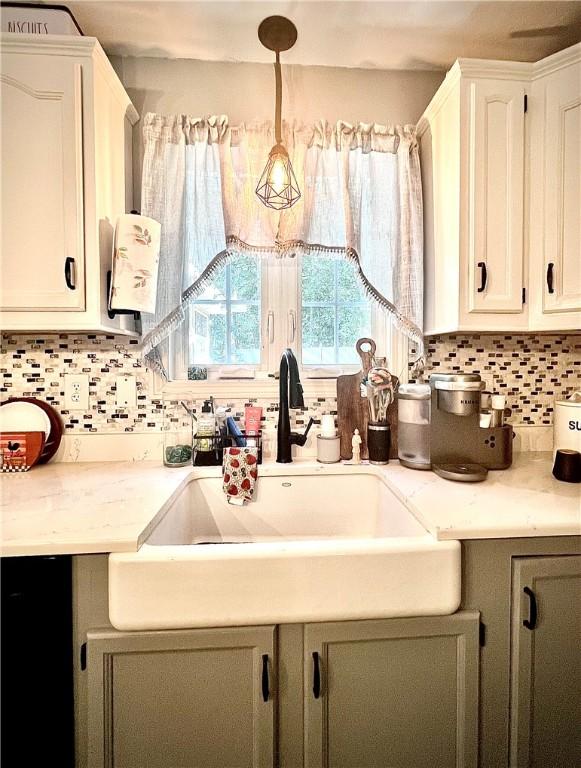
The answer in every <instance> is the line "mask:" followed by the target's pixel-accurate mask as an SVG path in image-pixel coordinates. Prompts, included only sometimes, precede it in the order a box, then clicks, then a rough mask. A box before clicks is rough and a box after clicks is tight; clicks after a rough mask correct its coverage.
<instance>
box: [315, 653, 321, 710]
mask: <svg viewBox="0 0 581 768" xmlns="http://www.w3.org/2000/svg"><path fill="white" fill-rule="evenodd" d="M313 696H314V697H315V699H318V698H319V697H320V696H321V668H320V664H319V654H318V653H317V651H313Z"/></svg>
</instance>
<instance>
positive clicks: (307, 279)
mask: <svg viewBox="0 0 581 768" xmlns="http://www.w3.org/2000/svg"><path fill="white" fill-rule="evenodd" d="M335 264H336V262H335V261H334V260H333V259H324V258H321V257H320V256H303V259H302V266H301V272H302V274H301V285H302V296H303V303H306V302H310V301H314V302H325V301H334V298H335Z"/></svg>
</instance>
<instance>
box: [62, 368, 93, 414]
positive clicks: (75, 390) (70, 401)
mask: <svg viewBox="0 0 581 768" xmlns="http://www.w3.org/2000/svg"><path fill="white" fill-rule="evenodd" d="M65 408H67V409H68V410H69V411H87V410H89V377H88V375H87V374H86V373H65Z"/></svg>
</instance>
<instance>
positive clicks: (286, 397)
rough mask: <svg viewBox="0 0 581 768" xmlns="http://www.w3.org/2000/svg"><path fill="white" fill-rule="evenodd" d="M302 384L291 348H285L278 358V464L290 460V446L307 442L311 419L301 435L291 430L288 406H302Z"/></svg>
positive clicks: (286, 462) (287, 462)
mask: <svg viewBox="0 0 581 768" xmlns="http://www.w3.org/2000/svg"><path fill="white" fill-rule="evenodd" d="M304 405H305V402H304V400H303V385H302V384H301V380H300V379H299V366H298V364H297V359H296V357H295V356H294V354H293V351H292V349H285V351H284V352H283V353H282V357H281V358H280V368H279V404H278V434H277V452H276V460H277V462H278V463H279V464H289V463H290V462H292V460H293V459H292V446H293V445H301V446H302V445H304V444H305V443H306V442H307V436H308V434H309V429H310V428H311V427H312V426H313V419H310V420H309V423H308V425H307V428H306V430H305V432H304V434H303V435H299V433H298V432H291V428H290V415H289V408H303V407H304Z"/></svg>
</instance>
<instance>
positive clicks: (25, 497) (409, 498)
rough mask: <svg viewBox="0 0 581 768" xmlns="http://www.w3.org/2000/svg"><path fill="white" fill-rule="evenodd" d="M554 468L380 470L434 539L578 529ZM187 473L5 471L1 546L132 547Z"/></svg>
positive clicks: (520, 459) (572, 500)
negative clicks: (466, 472) (462, 478)
mask: <svg viewBox="0 0 581 768" xmlns="http://www.w3.org/2000/svg"><path fill="white" fill-rule="evenodd" d="M276 466H278V465H276ZM308 467H317V470H318V471H320V472H325V471H326V467H325V465H321V464H317V463H316V462H313V461H309V462H300V461H296V462H295V463H294V464H292V465H289V466H288V467H285V468H284V469H285V471H286V469H289V472H297V471H300V470H301V469H306V468H308ZM332 467H333V469H332V470H331V469H329V471H333V472H336V471H337V470H338V466H337V465H332ZM551 467H552V455H551V454H550V453H517V454H515V460H514V463H513V466H512V467H511V468H510V469H508V470H505V471H497V472H490V473H489V475H488V478H487V480H486V481H485V482H483V483H454V482H449V481H447V480H443V479H442V478H440V477H438V476H437V475H435V474H434V473H433V472H422V471H418V470H413V469H406V468H405V467H402V466H401V465H400V464H399V462H397V461H393V462H391V463H390V464H389V466H387V467H385V468H383V469H382V472H383V473H384V475H385V478H386V481H387V482H388V484H389V485H390V486H391V487H392V489H393V491H394V492H395V493H396V495H397V496H398V497H399V498H400V499H401V500H402V501H404V502H405V503H406V504H407V505H408V507H409V508H410V509H411V511H412V512H413V513H414V515H415V516H416V517H417V518H418V519H419V520H420V522H422V523H423V525H424V526H425V527H426V528H427V529H428V530H429V531H430V532H431V533H432V534H433V535H434V536H435V537H436V538H438V539H479V538H480V539H482V538H509V537H526V536H567V535H580V534H581V485H579V484H577V485H575V484H569V483H560V482H558V481H557V480H555V479H554V478H553V477H552V475H551ZM219 471H220V470H219V469H218V468H216V469H215V472H216V474H219ZM345 471H346V472H349V471H350V470H349V468H348V466H346V467H345ZM193 472H195V470H193V469H192V467H189V466H188V467H182V468H179V469H178V468H175V469H168V468H166V467H163V466H161V465H160V464H159V463H158V462H123V463H113V462H95V463H74V462H71V463H60V464H47V465H43V466H39V467H35V468H34V469H33V470H31V471H30V472H28V473H24V474H14V475H3V476H2V479H1V480H0V513H1V518H0V526H1V527H0V534H1V536H0V538H1V541H0V554H1V555H4V556H8V555H11V556H16V555H41V554H83V553H96V552H131V551H136V550H137V549H139V547H140V546H141V544H142V543H143V541H144V540H145V539H146V538H147V536H148V535H149V532H150V531H151V530H152V528H153V527H154V525H155V524H156V523H157V521H158V519H159V518H160V517H161V516H162V515H163V513H164V511H165V508H166V507H167V505H168V504H169V502H170V501H171V499H172V498H173V496H174V495H175V494H176V493H177V492H178V491H179V490H180V488H181V487H182V486H183V485H184V484H185V483H186V482H187V479H188V477H190V475H192V473H193ZM206 472H207V470H205V473H206ZM259 482H260V481H259Z"/></svg>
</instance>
